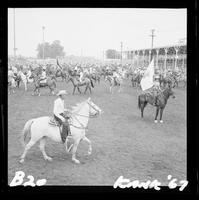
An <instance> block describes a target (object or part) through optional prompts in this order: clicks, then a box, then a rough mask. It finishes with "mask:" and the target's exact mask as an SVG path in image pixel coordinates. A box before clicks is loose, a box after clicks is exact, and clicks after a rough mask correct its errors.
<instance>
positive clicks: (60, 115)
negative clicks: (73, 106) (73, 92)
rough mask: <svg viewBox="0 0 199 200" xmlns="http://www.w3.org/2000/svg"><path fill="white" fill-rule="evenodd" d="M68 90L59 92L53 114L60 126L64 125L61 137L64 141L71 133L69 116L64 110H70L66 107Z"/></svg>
mask: <svg viewBox="0 0 199 200" xmlns="http://www.w3.org/2000/svg"><path fill="white" fill-rule="evenodd" d="M66 94H67V92H66V91H65V90H60V91H59V92H58V94H57V96H58V98H57V99H56V100H55V101H54V109H53V114H54V118H55V120H56V121H57V122H58V123H59V126H61V125H63V129H62V133H61V138H62V141H63V142H65V140H66V137H67V135H68V134H70V126H69V122H68V119H69V116H65V114H64V112H66V111H68V110H67V109H64V99H65V95H66Z"/></svg>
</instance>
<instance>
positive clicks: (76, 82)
mask: <svg viewBox="0 0 199 200" xmlns="http://www.w3.org/2000/svg"><path fill="white" fill-rule="evenodd" d="M69 81H71V82H72V84H73V94H74V93H75V90H76V88H77V90H78V92H79V93H80V94H81V90H80V88H79V87H82V86H86V88H85V91H84V94H86V91H87V90H88V89H89V91H90V94H91V87H93V88H94V85H93V82H92V81H91V80H90V79H89V78H84V81H82V82H79V80H78V79H77V78H76V76H70V75H69V76H68V81H67V83H68V82H69Z"/></svg>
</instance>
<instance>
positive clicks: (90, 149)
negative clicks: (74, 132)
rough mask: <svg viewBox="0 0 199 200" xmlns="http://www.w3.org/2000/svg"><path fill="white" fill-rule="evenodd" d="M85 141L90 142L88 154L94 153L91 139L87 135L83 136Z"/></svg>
mask: <svg viewBox="0 0 199 200" xmlns="http://www.w3.org/2000/svg"><path fill="white" fill-rule="evenodd" d="M83 141H85V142H87V143H88V145H89V147H88V155H91V153H92V146H91V141H90V140H89V139H88V138H87V137H86V136H85V137H84V138H83Z"/></svg>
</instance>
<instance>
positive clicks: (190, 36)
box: [0, 0, 199, 198]
mask: <svg viewBox="0 0 199 200" xmlns="http://www.w3.org/2000/svg"><path fill="white" fill-rule="evenodd" d="M196 1H197V0H187V1H182V0H167V1H158V0H157V1H154V0H153V1H147V0H142V1H138V0H136V1H132V2H131V1H127V0H123V1H122V0H120V1H111V0H109V1H105V0H104V1H86V0H84V1H82V2H78V1H69V2H68V1H65V2H64V1H63V2H60V1H51V2H50V1H46V2H45V1H43V0H42V1H40V2H38V1H37V2H36V1H33V0H31V1H10V0H9V1H7V4H4V5H3V6H1V7H0V41H1V48H0V83H1V89H0V94H1V96H0V98H1V123H2V129H1V132H2V134H1V136H2V137H1V144H2V145H1V160H2V164H3V165H1V192H3V193H4V194H7V195H14V196H16V195H19V194H23V195H29V194H34V197H36V196H35V195H36V194H37V195H39V196H40V195H41V194H48V196H50V197H53V196H51V195H53V194H55V195H57V194H66V193H67V194H66V195H65V197H64V198H68V197H69V196H68V195H69V194H72V195H74V194H78V195H80V197H82V198H83V196H81V195H83V194H89V195H90V194H94V195H95V196H94V197H98V195H101V194H103V195H105V196H107V195H108V194H110V195H111V196H112V195H114V196H115V197H117V196H118V197H120V196H121V197H122V198H125V196H126V195H128V196H129V198H130V197H134V195H138V197H140V196H142V195H143V194H145V195H146V196H147V197H150V195H151V194H155V195H157V194H161V195H162V194H163V195H165V194H166V197H167V196H168V195H169V196H170V195H180V196H182V195H186V196H195V195H196V194H198V191H199V190H198V188H199V186H198V183H197V181H198V180H197V178H198V177H197V176H198V173H197V172H198V168H197V164H198V157H199V156H198V152H199V151H198V148H197V145H198V135H197V134H196V133H198V126H197V125H198V124H197V122H196V120H197V118H196V117H197V110H196V109H197V108H198V104H197V102H198V96H197V87H196V80H197V77H198V76H197V75H198V74H197V71H196V68H197V67H198V59H197V58H198V56H197V53H198V52H197V45H196V44H197V34H196V28H197V26H196V24H197V23H196V6H197V3H196ZM31 7H34V8H41V7H43V8H62V7H65V8H68V7H72V8H149V9H150V8H186V9H187V66H188V67H187V79H188V82H187V180H188V181H189V183H188V186H187V187H186V188H185V189H184V190H183V191H182V192H180V191H179V190H178V189H179V187H178V188H176V189H173V190H172V189H169V188H168V187H161V190H160V191H156V190H154V189H148V190H144V189H133V188H129V189H114V188H113V186H43V187H23V186H18V187H9V186H8V184H9V183H8V180H7V177H8V155H7V154H8V137H7V134H8V127H7V126H8V122H7V121H8V120H7V117H8V114H7V109H8V103H7V101H8V97H7V60H8V53H7V52H8V47H7V45H8V44H7V40H8V35H7V31H8V27H7V9H8V8H31ZM160 17H161V16H160ZM113 184H114V183H113ZM96 194H98V195H97V196H96ZM149 194H150V195H149ZM132 195H133V196H132ZM114 196H112V197H114ZM169 196H168V197H169ZM176 197H177V196H176Z"/></svg>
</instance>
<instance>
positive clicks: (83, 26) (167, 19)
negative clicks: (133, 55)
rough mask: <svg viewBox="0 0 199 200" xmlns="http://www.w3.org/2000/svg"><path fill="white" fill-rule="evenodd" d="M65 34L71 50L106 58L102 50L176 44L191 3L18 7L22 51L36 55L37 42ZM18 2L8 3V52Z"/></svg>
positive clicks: (66, 46)
mask: <svg viewBox="0 0 199 200" xmlns="http://www.w3.org/2000/svg"><path fill="white" fill-rule="evenodd" d="M42 26H45V32H44V35H45V41H46V42H49V43H52V42H53V41H54V40H60V41H61V44H62V45H63V46H64V51H65V53H66V55H71V54H73V55H81V52H82V54H83V55H84V56H94V57H98V58H101V57H102V56H103V53H102V52H103V50H107V49H116V50H119V49H120V42H121V41H122V42H123V48H124V50H128V49H129V50H130V49H141V48H150V47H151V37H150V36H149V35H150V34H151V33H150V30H151V29H155V35H156V37H155V38H154V47H157V46H164V45H172V44H176V43H177V42H178V40H179V39H181V38H185V37H186V34H187V10H186V9H130V8H127V9H109V8H105V9H104V8H94V9H93V8H92V9H90V8H88V9H85V8H53V9H51V8H46V9H43V8H17V9H15V29H16V48H17V55H19V54H20V55H24V56H33V57H36V54H37V52H36V48H37V44H38V43H41V42H42ZM13 41H14V40H13V8H10V9H8V54H9V55H13V47H14V45H13V43H14V42H13Z"/></svg>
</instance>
